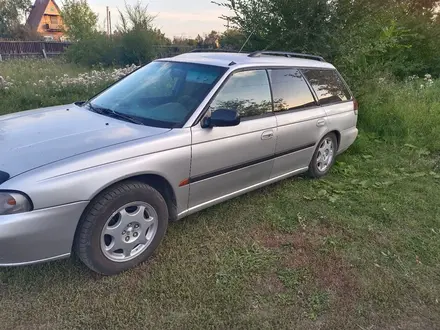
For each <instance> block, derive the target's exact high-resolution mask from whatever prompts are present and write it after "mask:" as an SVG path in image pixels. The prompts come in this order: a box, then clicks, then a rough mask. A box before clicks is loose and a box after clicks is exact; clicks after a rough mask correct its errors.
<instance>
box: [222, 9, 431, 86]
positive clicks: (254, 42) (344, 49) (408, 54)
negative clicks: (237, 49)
mask: <svg viewBox="0 0 440 330" xmlns="http://www.w3.org/2000/svg"><path fill="white" fill-rule="evenodd" d="M217 4H218V5H220V6H223V7H226V8H228V9H229V11H230V12H231V13H232V14H231V15H229V16H223V18H224V19H225V20H227V21H228V22H229V23H231V24H232V26H233V27H234V28H236V29H237V30H238V31H239V32H241V33H242V34H244V35H245V36H246V38H247V37H249V40H248V42H247V44H246V46H245V48H244V49H245V50H248V51H250V50H271V49H272V50H286V51H295V52H304V53H311V54H318V55H322V56H324V57H325V58H327V59H328V60H331V61H332V62H335V63H336V64H337V65H338V66H339V67H340V68H341V69H342V71H343V72H345V73H348V75H349V76H350V77H357V78H359V82H361V79H360V78H361V77H364V78H365V76H366V75H367V74H374V73H375V72H376V73H377V72H381V73H383V72H385V71H388V72H391V73H393V74H394V75H396V76H399V77H405V76H408V75H411V74H424V72H425V73H426V72H430V73H434V74H436V73H440V63H439V61H438V49H440V25H439V24H438V21H437V20H436V19H435V17H436V8H438V6H439V1H438V0H437V1H436V0H228V1H224V2H222V3H217ZM357 78H356V79H357Z"/></svg>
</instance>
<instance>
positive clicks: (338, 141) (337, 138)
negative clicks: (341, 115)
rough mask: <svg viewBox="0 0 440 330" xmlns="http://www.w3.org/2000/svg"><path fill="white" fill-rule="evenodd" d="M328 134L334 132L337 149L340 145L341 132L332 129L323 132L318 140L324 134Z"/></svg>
mask: <svg viewBox="0 0 440 330" xmlns="http://www.w3.org/2000/svg"><path fill="white" fill-rule="evenodd" d="M329 134H334V135H335V136H336V143H337V144H338V149H339V146H340V145H341V132H339V131H338V130H332V131H329V132H327V133H325V134H324V135H323V136H322V137H321V139H320V140H319V141H321V140H322V139H323V138H324V137H325V136H327V135H329ZM319 141H318V143H319Z"/></svg>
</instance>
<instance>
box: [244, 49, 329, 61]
mask: <svg viewBox="0 0 440 330" xmlns="http://www.w3.org/2000/svg"><path fill="white" fill-rule="evenodd" d="M261 55H269V56H285V57H288V58H291V57H299V58H307V59H312V60H317V61H321V62H326V60H325V59H324V58H323V57H322V56H318V55H310V54H301V53H290V52H278V51H257V52H253V53H251V54H249V55H248V56H249V57H257V56H261Z"/></svg>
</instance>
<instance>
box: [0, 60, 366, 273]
mask: <svg viewBox="0 0 440 330" xmlns="http://www.w3.org/2000/svg"><path fill="white" fill-rule="evenodd" d="M357 112H358V105H357V102H356V100H355V99H354V98H353V96H352V94H351V92H350V91H349V88H348V87H347V85H346V84H345V82H344V80H343V79H342V77H341V76H340V74H339V73H338V72H337V70H336V69H335V67H334V66H333V65H331V64H330V63H327V62H325V61H324V60H323V59H322V58H321V57H318V56H312V55H307V54H295V53H284V52H255V53H252V54H242V53H216V52H204V53H203V52H192V53H188V54H184V55H180V56H176V57H173V58H168V59H160V60H157V61H154V62H152V63H150V64H148V65H146V66H144V67H142V68H140V69H138V70H137V71H135V72H134V73H132V74H130V75H129V76H127V77H125V78H124V79H122V80H120V81H119V82H117V83H116V84H114V85H113V86H111V87H109V88H108V89H106V90H104V91H103V92H101V93H100V94H99V95H97V96H95V97H93V98H92V99H90V100H89V101H88V102H79V103H76V104H70V105H63V106H55V107H50V108H45V109H37V110H32V111H25V112H21V113H16V114H10V115H6V116H1V117H0V155H1V158H0V265H1V266H17V265H26V264H33V263H38V262H44V261H49V260H55V259H60V258H66V257H69V256H70V255H71V253H76V254H77V255H78V256H79V258H80V259H81V260H82V261H83V262H84V263H85V264H86V265H87V266H88V267H89V268H91V269H92V270H93V271H95V272H98V273H101V274H105V275H113V274H117V273H120V272H122V271H124V270H127V269H129V268H132V267H134V266H136V265H138V264H139V263H141V262H144V261H146V260H147V259H148V258H149V257H150V256H151V255H152V254H153V252H154V251H155V250H156V249H157V247H158V246H159V244H160V243H161V241H162V239H163V237H164V235H165V233H166V230H167V226H168V222H169V221H175V220H179V219H181V218H183V217H185V216H187V215H190V214H192V213H194V212H197V211H200V210H202V209H205V208H207V207H209V206H212V205H214V204H217V203H220V202H223V201H225V200H228V199H230V198H233V197H236V196H238V195H241V194H244V193H246V192H249V191H251V190H254V189H257V188H260V187H263V186H265V185H268V184H271V183H273V182H276V181H279V180H282V179H285V178H288V177H291V176H293V175H297V174H300V173H304V172H308V174H309V175H310V176H311V177H314V178H319V177H322V176H324V175H326V174H327V173H328V172H329V170H330V168H331V167H332V165H333V164H334V161H335V157H336V156H337V155H338V154H340V153H342V152H343V151H345V150H346V149H347V148H348V147H349V146H350V145H351V144H352V143H353V142H354V141H355V139H356V137H357V134H358V130H357V128H356V123H357Z"/></svg>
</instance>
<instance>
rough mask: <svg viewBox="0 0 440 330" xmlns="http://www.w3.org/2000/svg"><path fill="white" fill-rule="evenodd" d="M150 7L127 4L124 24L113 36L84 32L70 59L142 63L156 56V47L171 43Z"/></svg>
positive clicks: (107, 63) (69, 53)
mask: <svg viewBox="0 0 440 330" xmlns="http://www.w3.org/2000/svg"><path fill="white" fill-rule="evenodd" d="M147 9H148V6H143V5H142V3H141V2H138V3H137V4H135V5H134V6H130V5H128V4H126V7H125V13H123V12H120V13H119V14H120V20H121V26H120V27H119V28H118V31H117V32H115V33H114V34H113V35H112V36H107V35H106V34H104V33H99V32H89V33H86V34H82V37H81V38H78V41H77V42H76V43H75V44H73V45H72V46H70V47H69V49H68V51H67V54H66V55H67V58H68V60H70V61H72V62H75V63H79V64H83V65H89V66H93V65H104V66H110V65H131V64H133V63H136V64H139V65H142V64H145V63H148V62H150V61H151V60H152V59H154V58H155V57H156V54H157V47H158V46H160V45H164V44H169V43H171V41H170V40H168V39H167V38H166V37H165V35H164V34H163V33H162V32H161V31H160V30H158V29H156V28H154V27H153V26H152V22H153V20H154V17H153V16H151V15H150V14H149V13H148V10H147Z"/></svg>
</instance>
